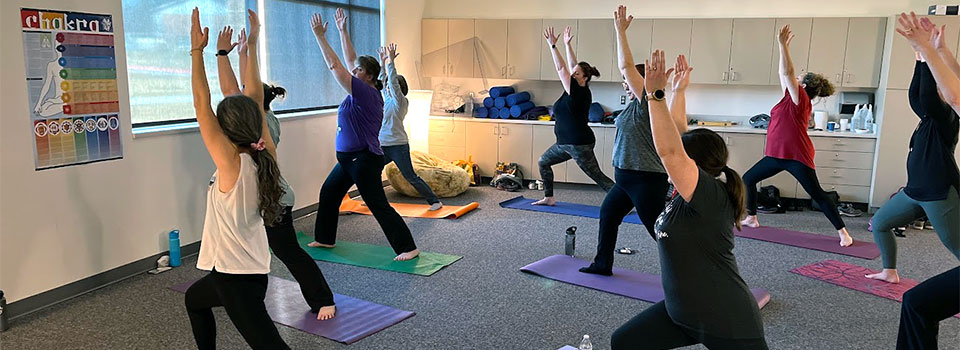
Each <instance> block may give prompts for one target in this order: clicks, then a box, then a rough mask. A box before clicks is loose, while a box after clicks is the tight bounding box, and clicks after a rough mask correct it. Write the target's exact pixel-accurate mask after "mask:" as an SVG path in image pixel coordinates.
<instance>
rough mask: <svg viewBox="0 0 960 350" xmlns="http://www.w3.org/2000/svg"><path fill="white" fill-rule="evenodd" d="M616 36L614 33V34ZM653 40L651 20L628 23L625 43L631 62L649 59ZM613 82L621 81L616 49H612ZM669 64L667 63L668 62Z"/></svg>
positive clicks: (637, 20) (636, 20) (641, 61)
mask: <svg viewBox="0 0 960 350" xmlns="http://www.w3.org/2000/svg"><path fill="white" fill-rule="evenodd" d="M614 35H616V33H614ZM652 39H653V20H652V19H634V20H633V22H630V27H628V28H627V41H629V42H630V52H631V53H633V62H634V63H635V64H636V63H643V62H644V60H646V59H648V58H650V51H652V49H651V48H650V45H651V44H652ZM613 43H614V45H616V43H617V42H616V37H614V42H613ZM613 50H614V51H613V77H614V78H613V80H611V81H621V80H622V79H623V77H622V74H620V62H619V58H618V57H617V48H616V46H614V48H613ZM668 63H669V62H668Z"/></svg>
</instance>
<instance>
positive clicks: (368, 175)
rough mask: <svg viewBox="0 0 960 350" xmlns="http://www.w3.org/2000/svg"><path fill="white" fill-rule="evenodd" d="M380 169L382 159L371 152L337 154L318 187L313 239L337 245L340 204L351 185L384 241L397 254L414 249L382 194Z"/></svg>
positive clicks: (403, 224)
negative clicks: (384, 238) (374, 221)
mask: <svg viewBox="0 0 960 350" xmlns="http://www.w3.org/2000/svg"><path fill="white" fill-rule="evenodd" d="M382 170H383V156H381V155H378V154H374V153H372V152H370V151H359V152H337V165H336V166H334V167H333V170H332V171H330V175H327V180H326V181H324V182H323V186H322V187H321V188H320V205H319V208H318V209H317V222H316V224H315V225H314V237H315V239H316V241H317V242H320V243H323V244H335V243H336V242H337V220H338V219H339V215H340V204H341V203H343V197H344V196H345V195H346V194H347V192H349V191H350V186H353V184H357V190H359V191H360V196H361V197H363V202H364V204H366V206H367V208H370V211H371V212H372V213H373V217H374V218H376V219H377V223H379V224H380V228H381V229H383V233H384V235H386V236H387V241H389V242H390V246H391V247H393V251H394V252H396V253H397V254H400V253H406V252H409V251H412V250H414V249H417V245H416V244H415V243H414V242H413V236H412V235H411V234H410V229H409V228H407V223H406V222H404V221H403V218H402V217H400V214H398V213H397V211H396V210H395V209H393V207H391V206H390V202H388V201H387V195H386V194H385V193H384V192H383V180H381V177H380V173H381V171H382Z"/></svg>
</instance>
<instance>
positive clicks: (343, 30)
mask: <svg viewBox="0 0 960 350" xmlns="http://www.w3.org/2000/svg"><path fill="white" fill-rule="evenodd" d="M334 20H336V21H337V30H338V31H339V32H340V48H341V49H342V50H343V63H344V64H345V65H346V66H347V71H349V72H353V69H354V68H357V50H355V49H354V48H353V40H350V31H348V30H347V14H346V13H345V12H344V11H343V9H342V8H338V9H337V14H336V15H335V16H334Z"/></svg>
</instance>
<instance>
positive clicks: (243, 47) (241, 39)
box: [237, 29, 248, 87]
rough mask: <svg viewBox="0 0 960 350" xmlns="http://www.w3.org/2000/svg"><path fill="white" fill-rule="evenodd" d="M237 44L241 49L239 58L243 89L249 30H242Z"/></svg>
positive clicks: (238, 54) (238, 53) (238, 51)
mask: <svg viewBox="0 0 960 350" xmlns="http://www.w3.org/2000/svg"><path fill="white" fill-rule="evenodd" d="M237 42H238V44H239V47H238V48H237V56H240V60H239V61H240V87H243V86H244V85H245V84H244V83H243V72H246V71H247V51H248V50H247V30H246V29H240V35H239V36H238V37H237Z"/></svg>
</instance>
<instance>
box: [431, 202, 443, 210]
mask: <svg viewBox="0 0 960 350" xmlns="http://www.w3.org/2000/svg"><path fill="white" fill-rule="evenodd" d="M440 208H443V203H440V202H436V203H433V204H430V211H437V210H440Z"/></svg>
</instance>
